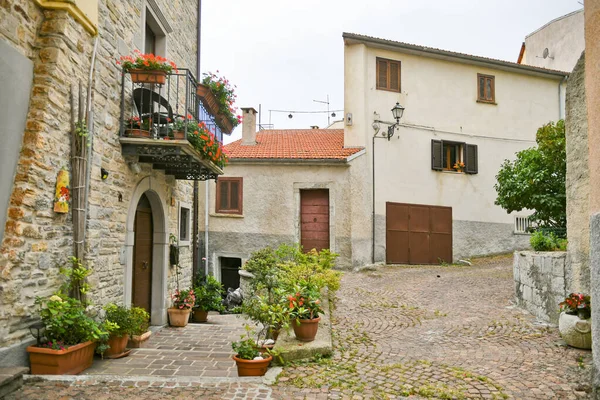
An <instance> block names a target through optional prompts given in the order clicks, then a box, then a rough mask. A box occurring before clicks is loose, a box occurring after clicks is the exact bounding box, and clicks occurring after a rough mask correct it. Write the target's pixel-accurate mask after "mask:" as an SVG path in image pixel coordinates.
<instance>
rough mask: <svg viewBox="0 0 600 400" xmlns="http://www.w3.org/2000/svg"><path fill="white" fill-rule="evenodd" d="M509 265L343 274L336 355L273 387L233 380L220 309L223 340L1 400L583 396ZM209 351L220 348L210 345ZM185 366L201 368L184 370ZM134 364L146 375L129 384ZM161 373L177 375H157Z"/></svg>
mask: <svg viewBox="0 0 600 400" xmlns="http://www.w3.org/2000/svg"><path fill="white" fill-rule="evenodd" d="M511 261H512V258H511V257H496V258H488V259H482V260H478V261H477V262H476V263H475V264H474V265H473V266H472V267H458V266H446V267H443V266H442V267H441V266H432V267H412V268H408V267H385V268H382V269H378V270H376V271H364V272H360V273H347V274H346V275H345V276H344V278H343V282H342V288H341V289H340V291H339V292H338V295H337V296H338V300H337V303H336V306H337V309H336V310H335V312H334V315H333V334H334V345H335V347H336V351H335V354H334V356H333V357H332V358H330V359H321V360H313V363H297V364H295V365H291V366H288V367H286V368H285V369H284V371H283V373H282V374H281V375H280V377H279V380H278V382H277V383H276V384H275V385H273V386H272V387H267V386H264V385H262V384H261V383H259V382H257V381H256V380H252V379H248V378H233V377H229V376H232V375H233V374H231V368H232V367H229V366H227V368H225V364H224V363H226V362H229V361H227V360H225V359H224V358H225V353H226V352H230V347H229V340H230V339H231V338H233V339H237V332H236V331H235V330H236V328H235V327H233V325H235V320H234V319H233V318H236V317H233V316H227V318H232V320H231V321H230V322H232V324H231V325H228V324H227V323H224V324H223V325H222V326H218V329H221V331H220V333H221V334H222V335H223V336H227V337H228V339H224V338H219V337H217V338H215V337H214V336H212V335H211V336H209V335H208V332H205V331H203V329H205V328H206V327H207V325H201V326H198V327H192V328H190V329H193V330H198V331H197V332H193V334H192V333H190V334H188V333H187V332H188V331H190V330H188V329H186V330H175V329H165V330H163V331H161V333H160V335H157V336H156V338H155V340H156V341H155V342H153V345H152V346H153V347H155V348H154V349H149V350H142V351H136V352H135V354H133V355H134V356H136V355H139V356H142V355H144V356H145V357H129V360H127V359H123V360H125V361H121V360H112V361H107V362H103V363H97V364H95V366H94V367H93V369H92V370H88V373H91V374H102V373H106V372H107V371H109V370H110V369H111V368H114V369H120V370H118V371H114V370H113V371H114V373H117V374H119V375H112V376H105V375H93V376H88V377H87V378H85V379H84V378H76V379H75V380H73V381H71V382H55V381H50V382H28V383H27V385H26V387H25V388H24V389H22V390H21V391H20V392H17V393H16V394H13V395H12V396H11V397H9V399H11V400H13V399H94V400H99V399H117V398H118V399H122V398H127V399H154V398H157V399H158V398H178V399H180V398H181V399H188V398H189V399H192V398H193V399H196V398H203V399H221V398H222V399H234V398H235V399H244V398H248V399H254V398H257V399H258V398H265V399H270V398H273V399H296V398H297V399H338V398H343V399H371V398H375V399H388V398H405V397H410V398H439V399H464V398H477V399H481V398H483V399H494V398H495V399H504V398H514V399H580V398H590V395H589V394H588V393H586V391H588V390H589V386H588V382H589V372H590V361H591V354H590V352H588V351H583V350H576V349H572V348H568V347H566V346H565V345H564V343H563V342H562V341H561V340H560V338H559V336H558V332H557V330H556V328H554V327H548V326H544V325H541V324H536V323H535V320H534V319H533V318H532V317H531V316H530V315H528V314H526V313H525V312H523V311H521V310H519V309H517V308H514V307H512V306H511V299H512V296H513V283H512V267H511ZM238 322H239V321H238ZM229 329H231V330H229ZM190 332H191V331H190ZM199 332H202V333H203V334H205V335H204V336H202V337H203V338H205V339H199V338H198V337H199V336H198V335H197V333H199ZM211 341H212V342H211ZM162 346H174V347H175V348H174V349H169V348H165V347H162ZM205 346H217V347H211V349H214V350H210V351H208V350H207V348H206V347H205ZM219 346H221V348H220V349H218V347H219ZM190 353H194V354H193V355H190ZM173 354H178V355H177V356H172V355H173ZM211 354H212V356H211ZM149 356H155V357H159V358H152V357H149ZM193 356H200V357H204V356H206V357H208V358H206V359H192V358H190V357H193ZM172 357H173V358H174V359H171V358H172ZM210 357H212V358H210ZM134 360H135V361H134ZM158 360H164V361H163V363H162V364H161V363H158V362H157V361H158ZM207 360H208V363H209V364H210V365H207V364H205V362H206V361H207ZM130 361H131V362H132V363H134V364H138V363H139V365H137V366H134V365H131V364H130V363H129V362H130ZM176 361H191V364H189V365H180V364H176V363H175V362H176ZM196 361H198V362H199V363H198V364H195V363H196ZM119 363H123V364H119ZM218 363H223V364H218ZM142 364H143V365H142ZM123 365H124V366H123ZM231 365H233V364H231ZM113 366H114V367H113ZM159 366H160V367H159ZM165 366H171V367H170V368H166V367H165ZM219 367H223V368H219ZM128 368H129V369H128ZM186 368H190V369H192V368H193V369H196V368H197V370H196V371H195V372H194V375H191V376H186V372H184V371H185V370H186ZM136 369H144V370H149V371H151V372H150V373H149V374H148V376H149V377H148V378H143V377H140V378H135V380H132V379H133V378H134V375H135V374H136V373H137V372H134V370H136ZM159 371H175V372H173V373H172V374H171V375H170V377H164V376H161V375H162V374H163V372H160V373H159ZM208 371H221V372H220V374H222V375H221V376H224V374H225V372H227V376H228V377H229V378H209V377H207V376H208V375H210V374H211V373H209V374H207V375H206V372H208ZM178 372H181V374H180V375H179V374H178ZM125 375H130V376H125ZM153 377H156V378H153ZM211 379H213V381H211Z"/></svg>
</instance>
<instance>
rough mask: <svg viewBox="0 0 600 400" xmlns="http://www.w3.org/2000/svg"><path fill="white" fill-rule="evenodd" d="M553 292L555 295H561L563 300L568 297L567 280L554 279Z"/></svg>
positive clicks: (561, 278)
mask: <svg viewBox="0 0 600 400" xmlns="http://www.w3.org/2000/svg"><path fill="white" fill-rule="evenodd" d="M551 291H552V293H553V294H556V295H560V296H561V297H563V298H564V297H566V293H565V292H566V290H565V279H564V278H563V277H553V278H552V288H551ZM561 301H562V300H561Z"/></svg>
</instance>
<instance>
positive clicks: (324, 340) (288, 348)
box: [273, 295, 333, 362]
mask: <svg viewBox="0 0 600 400" xmlns="http://www.w3.org/2000/svg"><path fill="white" fill-rule="evenodd" d="M322 301H323V311H324V314H322V315H321V321H320V322H319V330H318V331H317V337H316V338H315V340H314V341H312V342H308V343H305V342H300V341H298V340H296V336H295V335H294V331H293V329H292V328H291V327H290V330H289V332H281V334H280V335H279V338H278V339H277V343H276V344H275V348H274V349H273V350H275V351H278V352H279V353H280V354H281V358H282V359H283V361H286V362H287V361H293V360H302V359H306V358H313V357H314V356H316V355H322V356H328V355H331V353H332V352H333V344H332V341H331V318H330V308H329V296H327V295H326V296H323V298H322ZM292 323H293V322H292Z"/></svg>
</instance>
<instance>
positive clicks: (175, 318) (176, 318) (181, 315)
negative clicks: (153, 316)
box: [167, 308, 192, 328]
mask: <svg viewBox="0 0 600 400" xmlns="http://www.w3.org/2000/svg"><path fill="white" fill-rule="evenodd" d="M167 312H168V313H169V325H171V326H174V327H178V328H183V327H184V326H186V325H187V324H188V321H189V320H190V313H191V312H192V310H179V309H177V308H169V309H168V310H167Z"/></svg>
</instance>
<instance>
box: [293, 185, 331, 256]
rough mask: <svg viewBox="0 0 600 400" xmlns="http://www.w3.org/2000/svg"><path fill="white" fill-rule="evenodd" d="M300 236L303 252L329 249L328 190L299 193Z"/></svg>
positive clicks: (302, 191)
mask: <svg viewBox="0 0 600 400" xmlns="http://www.w3.org/2000/svg"><path fill="white" fill-rule="evenodd" d="M300 210H301V211H300V221H301V227H300V235H301V244H302V248H303V249H304V250H305V251H309V250H312V249H317V251H321V250H323V249H328V248H329V190H327V189H315V190H301V191H300Z"/></svg>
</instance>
